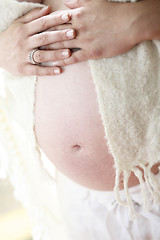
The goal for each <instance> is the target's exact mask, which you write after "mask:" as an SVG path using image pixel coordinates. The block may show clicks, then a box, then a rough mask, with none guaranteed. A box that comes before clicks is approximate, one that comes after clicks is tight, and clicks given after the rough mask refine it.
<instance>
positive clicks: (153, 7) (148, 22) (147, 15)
mask: <svg viewBox="0 0 160 240" xmlns="http://www.w3.org/2000/svg"><path fill="white" fill-rule="evenodd" d="M130 8H131V12H132V14H131V16H132V27H133V28H132V29H133V33H134V39H135V41H137V43H139V42H143V41H146V40H154V39H157V40H158V39H160V30H159V29H160V28H159V25H160V1H159V0H141V1H139V2H137V3H134V4H131V5H130ZM128 11H129V8H128Z"/></svg>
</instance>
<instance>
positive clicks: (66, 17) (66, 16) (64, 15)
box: [62, 13, 69, 21]
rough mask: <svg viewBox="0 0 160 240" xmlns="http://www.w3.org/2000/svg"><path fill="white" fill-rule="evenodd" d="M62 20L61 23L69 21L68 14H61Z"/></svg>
mask: <svg viewBox="0 0 160 240" xmlns="http://www.w3.org/2000/svg"><path fill="white" fill-rule="evenodd" d="M62 20H63V21H67V20H69V14H68V13H65V14H63V15H62Z"/></svg>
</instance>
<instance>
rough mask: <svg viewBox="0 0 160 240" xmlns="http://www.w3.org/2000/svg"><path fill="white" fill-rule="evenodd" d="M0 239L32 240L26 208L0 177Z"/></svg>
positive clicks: (7, 182) (6, 181) (8, 184)
mask: <svg viewBox="0 0 160 240" xmlns="http://www.w3.org/2000/svg"><path fill="white" fill-rule="evenodd" d="M0 239H2V240H32V237H31V223H30V221H29V219H28V216H27V212H26V210H25V209H24V208H23V207H22V205H21V203H20V202H18V201H16V200H15V198H14V196H13V188H12V185H11V184H10V183H9V181H8V180H2V179H0Z"/></svg>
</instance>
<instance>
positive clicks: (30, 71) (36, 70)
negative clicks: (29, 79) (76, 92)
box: [25, 64, 62, 76]
mask: <svg viewBox="0 0 160 240" xmlns="http://www.w3.org/2000/svg"><path fill="white" fill-rule="evenodd" d="M61 73H62V69H61V68H60V67H57V66H55V67H42V66H37V65H32V64H28V66H27V67H26V71H25V75H26V76H48V75H59V74H61Z"/></svg>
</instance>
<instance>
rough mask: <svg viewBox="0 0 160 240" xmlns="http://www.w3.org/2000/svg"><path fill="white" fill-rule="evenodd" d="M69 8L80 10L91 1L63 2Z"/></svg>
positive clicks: (65, 0)
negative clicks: (79, 8)
mask: <svg viewBox="0 0 160 240" xmlns="http://www.w3.org/2000/svg"><path fill="white" fill-rule="evenodd" d="M63 1H64V4H65V5H66V6H67V7H68V8H78V7H82V6H84V5H85V4H86V3H87V2H89V0H63Z"/></svg>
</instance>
